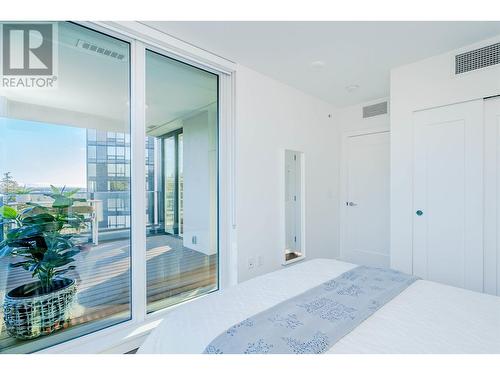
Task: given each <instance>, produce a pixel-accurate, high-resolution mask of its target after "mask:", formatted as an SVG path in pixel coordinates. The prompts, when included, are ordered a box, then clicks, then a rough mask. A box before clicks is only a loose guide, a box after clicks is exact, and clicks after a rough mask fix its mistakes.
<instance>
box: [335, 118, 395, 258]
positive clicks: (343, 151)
mask: <svg viewBox="0 0 500 375" xmlns="http://www.w3.org/2000/svg"><path fill="white" fill-rule="evenodd" d="M381 133H389V134H390V127H389V125H384V126H379V127H377V128H367V129H362V130H355V131H346V132H343V133H342V138H341V139H342V140H341V144H340V194H339V212H340V216H339V227H340V228H339V258H340V259H344V258H345V257H344V255H345V251H344V245H345V243H346V235H345V232H346V229H347V225H346V216H347V207H346V205H345V202H346V201H347V173H348V167H347V162H348V155H347V141H348V139H349V138H351V137H358V136H363V135H371V134H381Z"/></svg>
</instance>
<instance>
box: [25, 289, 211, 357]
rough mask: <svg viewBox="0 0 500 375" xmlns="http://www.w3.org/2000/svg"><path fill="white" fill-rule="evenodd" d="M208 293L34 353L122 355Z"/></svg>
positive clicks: (135, 347)
mask: <svg viewBox="0 0 500 375" xmlns="http://www.w3.org/2000/svg"><path fill="white" fill-rule="evenodd" d="M210 294H211V293H208V294H205V295H202V296H199V297H196V298H194V299H190V300H187V301H185V302H181V303H179V304H177V305H174V306H171V307H167V308H165V309H163V310H160V311H156V312H153V313H150V314H148V315H147V316H146V318H145V319H144V320H143V321H140V322H139V321H134V320H129V321H126V322H123V323H119V324H116V325H114V326H111V327H108V328H105V329H102V330H100V331H97V332H93V333H89V334H87V335H84V336H81V337H78V338H75V339H73V340H70V341H66V342H63V343H61V344H57V345H54V346H51V347H49V348H46V349H42V350H40V351H37V352H35V353H36V354H101V353H102V354H123V353H126V352H128V351H131V350H133V349H137V348H138V347H139V346H141V344H142V343H143V342H144V340H145V339H146V337H147V336H148V335H149V334H150V333H151V331H153V330H154V329H155V328H156V327H158V325H159V324H160V323H161V322H162V321H163V319H164V318H165V317H166V316H167V315H168V314H169V313H171V312H172V311H174V310H175V309H176V308H178V307H179V306H182V305H184V304H185V303H190V302H193V301H195V300H198V299H201V298H205V297H206V296H207V295H210Z"/></svg>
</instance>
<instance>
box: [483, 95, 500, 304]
mask: <svg viewBox="0 0 500 375" xmlns="http://www.w3.org/2000/svg"><path fill="white" fill-rule="evenodd" d="M484 124H485V128H484V131H485V134H484V140H485V148H484V155H485V163H484V180H485V189H484V194H485V195H484V201H485V202H486V203H487V204H486V205H485V207H484V211H485V212H484V217H485V222H484V225H485V227H484V291H485V292H486V293H490V294H497V295H500V277H499V275H498V270H500V250H499V249H500V246H499V245H500V237H499V236H500V220H499V218H500V196H499V189H500V98H492V99H487V100H485V101H484Z"/></svg>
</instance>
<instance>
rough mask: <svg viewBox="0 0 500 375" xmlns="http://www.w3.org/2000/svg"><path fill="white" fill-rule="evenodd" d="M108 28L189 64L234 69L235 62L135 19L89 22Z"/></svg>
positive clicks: (227, 69) (225, 71) (229, 70)
mask: <svg viewBox="0 0 500 375" xmlns="http://www.w3.org/2000/svg"><path fill="white" fill-rule="evenodd" d="M91 24H94V25H100V26H102V27H105V28H106V29H109V30H115V31H116V32H119V33H121V34H123V35H126V36H128V37H130V38H133V39H136V40H139V41H142V42H144V43H146V44H149V45H151V46H153V47H156V48H159V49H160V50H163V51H166V52H168V53H169V54H170V55H173V56H175V57H176V58H177V59H179V60H183V61H189V63H190V64H191V65H195V66H196V65H200V66H203V69H205V70H206V69H213V70H216V71H217V72H221V73H225V74H231V73H232V72H234V71H236V63H235V62H233V61H230V60H228V59H225V58H223V57H221V56H217V55H215V54H213V53H211V52H208V51H205V50H203V49H201V48H198V47H195V46H193V45H191V44H189V43H186V42H184V41H182V40H180V39H177V38H174V37H173V36H171V35H168V34H166V33H164V32H162V31H159V30H156V29H154V28H152V27H150V26H148V25H145V24H143V23H140V22H136V21H115V22H91Z"/></svg>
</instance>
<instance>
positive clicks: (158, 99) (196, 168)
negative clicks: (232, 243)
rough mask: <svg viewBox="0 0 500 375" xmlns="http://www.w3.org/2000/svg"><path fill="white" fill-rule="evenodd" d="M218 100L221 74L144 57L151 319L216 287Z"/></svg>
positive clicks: (160, 57)
mask: <svg viewBox="0 0 500 375" xmlns="http://www.w3.org/2000/svg"><path fill="white" fill-rule="evenodd" d="M172 82H175V84H172ZM217 100H218V76H217V75H214V74H212V73H209V72H206V71H204V70H201V69H198V68H195V67H193V66H190V65H187V64H184V63H181V62H179V61H176V60H173V59H170V58H168V57H165V56H163V55H160V54H157V53H155V52H152V51H147V53H146V103H147V104H148V106H147V110H146V129H153V130H151V131H147V132H146V145H145V146H146V160H145V162H146V164H147V169H146V170H147V175H146V189H147V197H148V201H147V210H146V215H147V216H146V217H147V228H146V231H147V244H146V247H147V248H146V252H147V253H148V259H149V260H148V262H147V288H148V289H147V302H148V304H147V309H148V312H152V311H156V310H158V309H161V308H164V307H166V306H170V305H173V304H176V303H179V302H182V301H185V300H186V299H189V298H193V297H196V296H199V295H201V294H204V293H208V292H210V291H213V290H216V289H217V287H218V271H217V270H218V245H217V244H218V240H217V232H218V231H217V205H218V204H217V156H216V155H217V146H218V144H217V143H218V142H217V127H218V123H217V118H218V116H217V111H218V105H217ZM200 108H201V109H200ZM179 113H182V114H183V115H182V116H181V117H179ZM174 120H175V121H174ZM158 124H167V125H168V126H167V125H161V126H157V125H158ZM162 129H163V130H162ZM158 249H164V250H162V251H159V250H158ZM170 250H173V251H170ZM149 254H151V255H149ZM150 257H151V258H150ZM179 262H182V264H183V266H182V267H179V266H178V265H179Z"/></svg>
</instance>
